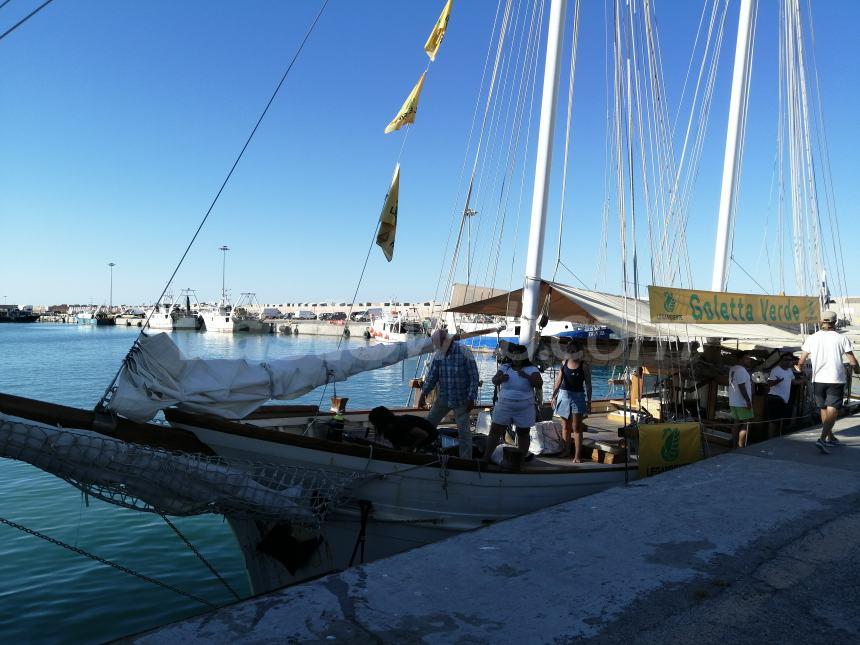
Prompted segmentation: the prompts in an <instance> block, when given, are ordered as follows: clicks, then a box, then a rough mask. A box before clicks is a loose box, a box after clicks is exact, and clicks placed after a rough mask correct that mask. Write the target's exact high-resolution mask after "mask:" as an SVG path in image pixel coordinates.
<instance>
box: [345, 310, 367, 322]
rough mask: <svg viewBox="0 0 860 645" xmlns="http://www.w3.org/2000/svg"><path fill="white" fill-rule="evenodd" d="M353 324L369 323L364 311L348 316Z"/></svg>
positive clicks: (354, 312)
mask: <svg viewBox="0 0 860 645" xmlns="http://www.w3.org/2000/svg"><path fill="white" fill-rule="evenodd" d="M350 318H352V319H353V320H354V321H355V322H370V318H369V317H368V315H367V312H366V311H353V312H352V315H351V316H350Z"/></svg>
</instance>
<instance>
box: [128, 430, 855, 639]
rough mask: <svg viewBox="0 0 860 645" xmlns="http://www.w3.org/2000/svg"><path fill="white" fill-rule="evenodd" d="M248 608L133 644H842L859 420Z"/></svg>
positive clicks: (849, 635) (849, 617) (850, 622)
mask: <svg viewBox="0 0 860 645" xmlns="http://www.w3.org/2000/svg"><path fill="white" fill-rule="evenodd" d="M837 430H838V431H837V436H838V437H839V438H840V439H841V440H842V441H843V443H844V445H843V446H841V447H836V448H833V449H832V450H831V454H829V455H822V454H820V453H819V452H818V451H817V450H816V448H815V447H814V441H815V438H817V436H818V433H819V430H818V429H812V430H808V431H804V432H799V433H796V434H794V435H791V436H789V437H784V438H780V439H774V440H771V441H768V442H764V443H758V444H754V445H752V446H749V447H748V448H746V449H744V450H740V451H735V452H732V453H729V454H726V455H721V456H718V457H714V458H712V459H708V460H705V461H703V462H700V463H698V464H694V465H692V466H688V467H685V468H681V469H678V470H675V471H670V472H667V473H664V474H662V475H659V476H657V477H653V478H650V479H647V480H643V481H637V482H634V483H632V484H630V485H628V486H627V487H621V488H616V489H612V490H609V491H606V492H603V493H600V494H598V495H593V496H591V497H586V498H583V499H580V500H577V501H574V502H569V503H566V504H561V505H559V506H555V507H552V508H549V509H546V510H543V511H540V512H537V513H534V514H531V515H527V516H523V517H519V518H516V519H513V520H509V521H506V522H501V523H499V524H496V525H494V526H490V527H488V528H485V529H481V530H479V531H476V532H473V533H468V534H462V535H459V536H456V537H454V538H451V539H449V540H446V541H444V542H440V543H436V544H432V545H430V546H427V547H424V548H421V549H416V550H413V551H411V552H408V553H404V554H401V555H398V556H395V557H392V558H389V559H386V560H382V561H379V562H375V563H371V564H368V565H364V566H361V567H357V568H354V569H350V570H347V571H344V572H342V573H340V574H336V575H331V576H327V577H325V578H322V579H320V580H317V581H315V582H312V583H308V584H304V585H300V586H296V587H292V588H288V589H284V590H281V591H278V592H274V593H271V594H266V595H263V596H259V597H256V598H252V599H249V600H246V601H243V602H239V603H236V604H234V605H231V606H227V607H224V608H222V609H220V610H218V611H216V612H212V613H208V614H205V615H202V616H200V617H197V618H194V619H190V620H186V621H183V622H180V623H175V624H172V625H168V626H165V627H162V628H160V629H156V630H153V631H151V632H147V633H144V634H139V635H136V636H134V637H130V638H129V639H127V641H128V642H133V643H175V642H183V643H204V642H205V643H267V642H272V643H274V642H278V643H286V642H308V641H310V642H362V643H364V642H383V643H450V642H463V643H550V642H572V641H576V642H580V641H581V642H593V643H615V642H631V643H655V642H660V643H668V642H673V643H677V642H684V643H686V642H694V641H695V642H696V643H697V645H701V644H704V643H720V644H722V645H724V644H725V643H728V642H731V643H733V644H734V643H763V642H765V643H769V642H804V643H828V644H832V643H857V642H860V610H859V609H858V606H860V602H858V601H860V583H858V580H860V564H858V562H860V419H858V418H856V417H854V418H851V417H849V418H845V419H841V420H840V421H839V422H838V424H837Z"/></svg>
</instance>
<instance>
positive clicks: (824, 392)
mask: <svg viewBox="0 0 860 645" xmlns="http://www.w3.org/2000/svg"><path fill="white" fill-rule="evenodd" d="M801 350H803V353H802V354H801V355H800V362H799V363H798V367H799V368H803V364H804V363H805V362H806V359H807V358H810V359H811V361H812V392H813V394H814V395H815V406H816V407H817V408H818V409H819V410H820V411H821V437H819V439H818V441H816V442H815V447H816V448H818V450H820V451H821V453H822V454H824V455H826V454H828V453H829V452H830V450H829V448H831V447H833V446H839V445H840V443H841V442H840V441H839V440H838V439H837V438H836V437H835V436H833V424H834V423H836V417H837V416H838V415H839V410H840V409H841V408H842V400H843V398H844V396H845V365H844V364H843V361H844V362H848V363H849V364H850V365H851V366H852V367H853V368H854V371H855V372H857V373H860V366H858V364H857V359H856V358H855V357H854V352H853V351H852V347H851V341H850V340H849V339H848V337H847V336H843V335H842V334H840V333H839V332H837V331H836V312H835V311H822V312H821V324H820V329H819V330H818V331H817V332H815V333H814V334H812V336H810V337H809V338H807V339H806V341H805V342H804V343H803V347H801Z"/></svg>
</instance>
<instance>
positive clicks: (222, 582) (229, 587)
mask: <svg viewBox="0 0 860 645" xmlns="http://www.w3.org/2000/svg"><path fill="white" fill-rule="evenodd" d="M159 515H160V516H161V519H163V520H164V523H165V524H167V526H169V527H170V528H171V529H173V532H174V533H176V535H178V536H179V537H180V538H181V539H182V541H183V542H185V546H187V547H188V548H189V549H191V551H192V552H193V553H194V555H196V556H197V559H199V560H200V562H202V563H203V564H205V565H206V568H207V569H209V571H211V572H212V575H213V576H215V577H216V578H218V580H219V582H221V584H222V585H224V586H225V587H226V588H227V590H228V591H229V592H230V593H231V594H233V597H234V598H235V599H236V600H242V597H241V596H240V595H239V594H238V593H236V590H235V589H233V587H231V586H230V583H229V582H227V580H226V579H224V577H223V576H222V575H221V574H220V573H218V572H217V571H216V570H215V567H213V566H212V565H211V564H210V563H209V561H208V560H207V559H206V558H204V557H203V554H202V553H200V551H198V550H197V547H196V546H194V545H193V544H191V542H190V541H189V540H188V538H187V537H185V536H184V535H183V534H182V532H181V531H180V530H179V528H178V527H177V526H176V525H175V524H174V523H173V522H171V521H170V518H168V517H167V515H165V514H164V513H159Z"/></svg>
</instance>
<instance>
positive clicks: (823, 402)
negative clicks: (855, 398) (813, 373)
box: [812, 383, 845, 410]
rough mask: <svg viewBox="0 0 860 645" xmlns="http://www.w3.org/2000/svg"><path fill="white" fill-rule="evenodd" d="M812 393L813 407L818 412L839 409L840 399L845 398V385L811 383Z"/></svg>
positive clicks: (840, 405)
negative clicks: (813, 396)
mask: <svg viewBox="0 0 860 645" xmlns="http://www.w3.org/2000/svg"><path fill="white" fill-rule="evenodd" d="M812 392H813V394H815V407H817V408H818V409H819V410H823V409H824V408H841V407H842V399H843V398H845V384H844V383H813V384H812Z"/></svg>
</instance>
